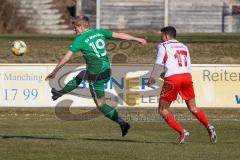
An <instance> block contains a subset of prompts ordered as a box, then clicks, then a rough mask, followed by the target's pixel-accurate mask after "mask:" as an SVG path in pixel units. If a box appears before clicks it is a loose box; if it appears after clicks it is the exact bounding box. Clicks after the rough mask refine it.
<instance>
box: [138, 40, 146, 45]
mask: <svg viewBox="0 0 240 160" xmlns="http://www.w3.org/2000/svg"><path fill="white" fill-rule="evenodd" d="M137 41H138V42H139V43H140V44H141V45H146V44H147V41H146V40H145V39H143V38H138V39H137Z"/></svg>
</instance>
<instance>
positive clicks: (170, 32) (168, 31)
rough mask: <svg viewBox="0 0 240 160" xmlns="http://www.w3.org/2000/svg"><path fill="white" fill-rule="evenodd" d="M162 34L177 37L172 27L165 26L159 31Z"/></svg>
mask: <svg viewBox="0 0 240 160" xmlns="http://www.w3.org/2000/svg"><path fill="white" fill-rule="evenodd" d="M161 32H162V33H165V34H167V35H169V36H170V37H172V38H176V37H177V30H176V29H175V28H174V27H173V26H167V27H164V28H162V29H161Z"/></svg>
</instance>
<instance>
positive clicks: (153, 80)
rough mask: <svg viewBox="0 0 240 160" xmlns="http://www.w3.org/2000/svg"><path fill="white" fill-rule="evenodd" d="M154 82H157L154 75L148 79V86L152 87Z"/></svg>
mask: <svg viewBox="0 0 240 160" xmlns="http://www.w3.org/2000/svg"><path fill="white" fill-rule="evenodd" d="M154 83H155V79H154V78H152V77H150V78H149V79H148V82H147V86H148V87H151V86H152V85H153V84H154Z"/></svg>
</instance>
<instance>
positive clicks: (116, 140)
mask: <svg viewBox="0 0 240 160" xmlns="http://www.w3.org/2000/svg"><path fill="white" fill-rule="evenodd" d="M81 139H82V140H86V141H99V142H122V143H143V144H144V143H145V144H176V143H174V142H167V141H165V142H164V141H161V142H160V141H159V142H151V141H139V140H130V139H105V138H81Z"/></svg>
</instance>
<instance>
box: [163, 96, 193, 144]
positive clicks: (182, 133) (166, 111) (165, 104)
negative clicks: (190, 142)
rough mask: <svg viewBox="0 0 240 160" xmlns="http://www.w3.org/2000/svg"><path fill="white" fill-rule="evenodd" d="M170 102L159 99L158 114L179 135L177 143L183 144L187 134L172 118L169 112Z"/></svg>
mask: <svg viewBox="0 0 240 160" xmlns="http://www.w3.org/2000/svg"><path fill="white" fill-rule="evenodd" d="M170 105H171V102H170V101H166V100H164V99H160V102H159V113H160V114H161V115H162V117H163V118H164V120H165V121H166V123H167V124H168V126H169V127H171V128H173V129H174V130H175V131H177V132H178V133H179V141H178V142H179V143H180V144H183V143H185V138H186V136H189V132H187V131H186V130H185V129H184V128H183V127H182V126H181V125H180V124H179V123H178V122H177V121H176V119H175V118H174V116H173V114H171V112H170Z"/></svg>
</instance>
